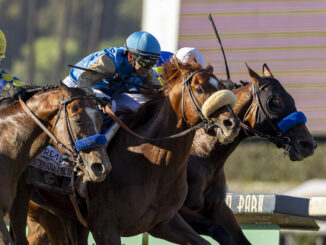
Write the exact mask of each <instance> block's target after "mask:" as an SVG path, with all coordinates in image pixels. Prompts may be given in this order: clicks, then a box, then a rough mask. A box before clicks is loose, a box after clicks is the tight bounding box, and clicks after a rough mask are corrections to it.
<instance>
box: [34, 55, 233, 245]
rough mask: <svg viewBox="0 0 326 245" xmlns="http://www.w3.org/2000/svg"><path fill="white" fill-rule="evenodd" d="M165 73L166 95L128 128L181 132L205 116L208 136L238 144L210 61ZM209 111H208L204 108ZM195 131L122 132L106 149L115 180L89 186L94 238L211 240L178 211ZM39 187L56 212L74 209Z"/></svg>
mask: <svg viewBox="0 0 326 245" xmlns="http://www.w3.org/2000/svg"><path fill="white" fill-rule="evenodd" d="M167 71H168V74H169V77H170V80H169V82H168V85H167V86H166V87H164V88H163V92H164V93H161V94H157V93H155V94H154V95H155V98H152V99H151V100H150V101H149V102H147V103H145V105H144V106H142V107H141V108H140V110H139V111H138V112H136V113H133V115H132V116H131V118H130V120H128V119H126V122H127V124H128V125H129V127H131V128H132V129H133V130H134V131H135V132H137V133H138V134H141V135H145V136H146V137H150V138H154V137H155V138H159V137H165V136H168V135H171V134H179V133H180V132H182V131H184V130H185V129H187V128H188V127H189V125H190V126H194V125H197V124H198V123H199V122H200V121H201V120H204V121H206V122H210V124H213V125H214V126H213V127H207V131H208V132H209V133H210V134H212V135H214V136H216V137H218V138H219V139H220V140H221V142H226V143H230V142H232V141H233V139H234V138H235V137H236V136H237V135H238V130H239V127H238V122H237V119H234V118H233V115H232V113H231V112H229V110H228V108H227V107H225V106H224V105H225V102H223V101H221V99H217V98H219V95H220V92H223V91H218V92H216V91H217V89H218V87H219V88H220V86H223V85H222V84H220V83H218V81H217V79H216V77H215V76H214V75H213V73H212V67H211V66H209V67H207V68H206V69H202V68H201V67H200V65H199V64H195V63H192V64H188V65H187V66H184V65H182V64H177V61H176V60H174V61H172V63H171V65H170V66H168V67H167ZM188 85H189V86H188ZM186 87H188V88H186ZM228 93H230V91H228ZM234 102H235V100H234V99H233V101H232V103H234ZM196 104H197V106H196ZM221 106H223V107H221ZM219 107H221V108H219ZM207 111H210V113H209V114H206V113H204V112H207ZM201 115H205V117H206V116H207V117H208V116H209V118H207V117H206V118H203V117H202V116H201ZM128 121H129V122H128ZM194 135H195V132H194V131H193V132H190V133H188V134H187V135H184V136H183V137H179V138H173V137H171V138H170V139H167V140H166V139H165V140H159V141H152V140H150V141H148V140H143V139H138V138H135V137H134V136H131V135H129V134H128V133H126V132H125V131H124V130H120V131H118V133H117V135H116V136H115V138H113V140H112V141H111V142H110V143H109V146H108V148H107V150H108V154H109V157H110V160H111V163H112V166H113V168H112V171H111V173H110V176H109V178H107V179H106V180H105V181H104V182H102V183H88V188H87V189H88V198H87V203H88V219H87V225H88V228H89V229H90V231H91V232H92V234H93V237H94V239H95V241H96V244H112V245H115V244H121V242H120V236H133V235H136V234H139V233H142V232H145V231H149V232H150V233H151V234H152V235H154V236H158V237H160V238H163V239H166V240H169V241H171V242H175V243H179V244H209V243H208V242H207V241H205V240H204V239H202V238H201V237H200V236H198V234H197V233H195V232H194V231H193V230H192V229H191V227H189V225H188V224H186V223H185V222H184V221H183V219H182V218H181V217H180V215H178V214H177V211H178V210H179V209H180V207H181V206H182V204H183V202H184V200H185V197H186V194H187V179H186V171H187V162H188V154H189V152H190V149H191V145H192V141H193V138H194ZM39 193H42V198H41V201H42V200H43V201H45V202H43V204H44V205H45V206H47V208H49V209H51V206H52V210H53V211H54V212H55V213H58V210H60V208H59V207H60V206H61V207H62V206H64V209H63V210H62V208H61V212H63V213H65V215H66V216H68V217H71V216H72V215H73V214H72V213H71V212H70V210H73V209H71V204H70V201H69V198H67V197H66V196H59V195H57V194H55V193H48V195H47V194H46V193H47V192H46V191H43V190H42V191H41V190H40V191H39V192H38V194H39ZM54 196H57V198H56V197H55V198H53V197H54ZM51 197H52V198H51ZM47 198H49V199H47ZM33 200H34V199H33ZM57 203H59V204H58V206H56V204H57ZM69 207H70V208H69ZM55 229H58V227H56V228H55ZM84 242H85V241H84ZM54 244H56V243H54ZM58 244H59V243H58Z"/></svg>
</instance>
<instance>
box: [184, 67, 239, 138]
mask: <svg viewBox="0 0 326 245" xmlns="http://www.w3.org/2000/svg"><path fill="white" fill-rule="evenodd" d="M199 72H208V73H210V74H211V75H212V76H213V77H215V76H214V75H213V73H212V72H210V71H209V70H207V69H201V70H196V71H194V72H192V73H190V75H189V76H188V77H186V76H184V77H183V81H182V99H181V112H182V118H183V120H184V122H185V123H186V124H187V126H188V127H190V128H192V127H193V126H192V125H191V124H190V123H189V121H188V119H187V117H186V114H185V111H184V104H185V101H184V94H185V90H186V91H187V93H188V95H189V97H190V101H191V102H192V105H193V106H194V107H195V110H196V113H197V114H198V115H199V117H200V119H201V122H200V123H199V124H201V125H203V126H202V127H205V131H206V133H207V132H208V131H209V130H210V129H212V128H216V127H218V126H217V125H216V124H215V123H214V122H213V121H212V120H211V119H209V118H207V117H205V116H204V114H203V112H202V109H201V107H200V106H199V103H198V101H197V99H196V97H195V95H194V93H193V91H192V89H191V81H192V78H193V77H194V75H195V74H197V73H199ZM216 80H217V79H216ZM227 108H228V111H229V112H231V114H232V116H233V117H234V118H235V119H236V120H237V117H236V116H235V115H234V113H233V110H232V109H231V108H230V106H227ZM197 125H198V124H197Z"/></svg>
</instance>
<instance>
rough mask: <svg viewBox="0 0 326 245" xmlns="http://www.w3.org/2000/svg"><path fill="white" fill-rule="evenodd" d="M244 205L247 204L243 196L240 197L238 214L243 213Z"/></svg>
mask: <svg viewBox="0 0 326 245" xmlns="http://www.w3.org/2000/svg"><path fill="white" fill-rule="evenodd" d="M244 203H245V199H244V197H243V195H240V196H239V203H238V207H237V208H238V212H241V211H242V209H243V207H244Z"/></svg>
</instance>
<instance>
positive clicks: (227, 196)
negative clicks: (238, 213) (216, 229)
mask: <svg viewBox="0 0 326 245" xmlns="http://www.w3.org/2000/svg"><path fill="white" fill-rule="evenodd" d="M225 203H226V205H228V206H229V208H230V209H232V196H231V195H226V198H225Z"/></svg>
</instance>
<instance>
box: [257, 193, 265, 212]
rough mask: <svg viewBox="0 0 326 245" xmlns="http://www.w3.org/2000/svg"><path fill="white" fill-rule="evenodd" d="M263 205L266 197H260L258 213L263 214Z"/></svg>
mask: <svg viewBox="0 0 326 245" xmlns="http://www.w3.org/2000/svg"><path fill="white" fill-rule="evenodd" d="M263 205H264V195H259V196H258V212H261V213H262V212H263Z"/></svg>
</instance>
